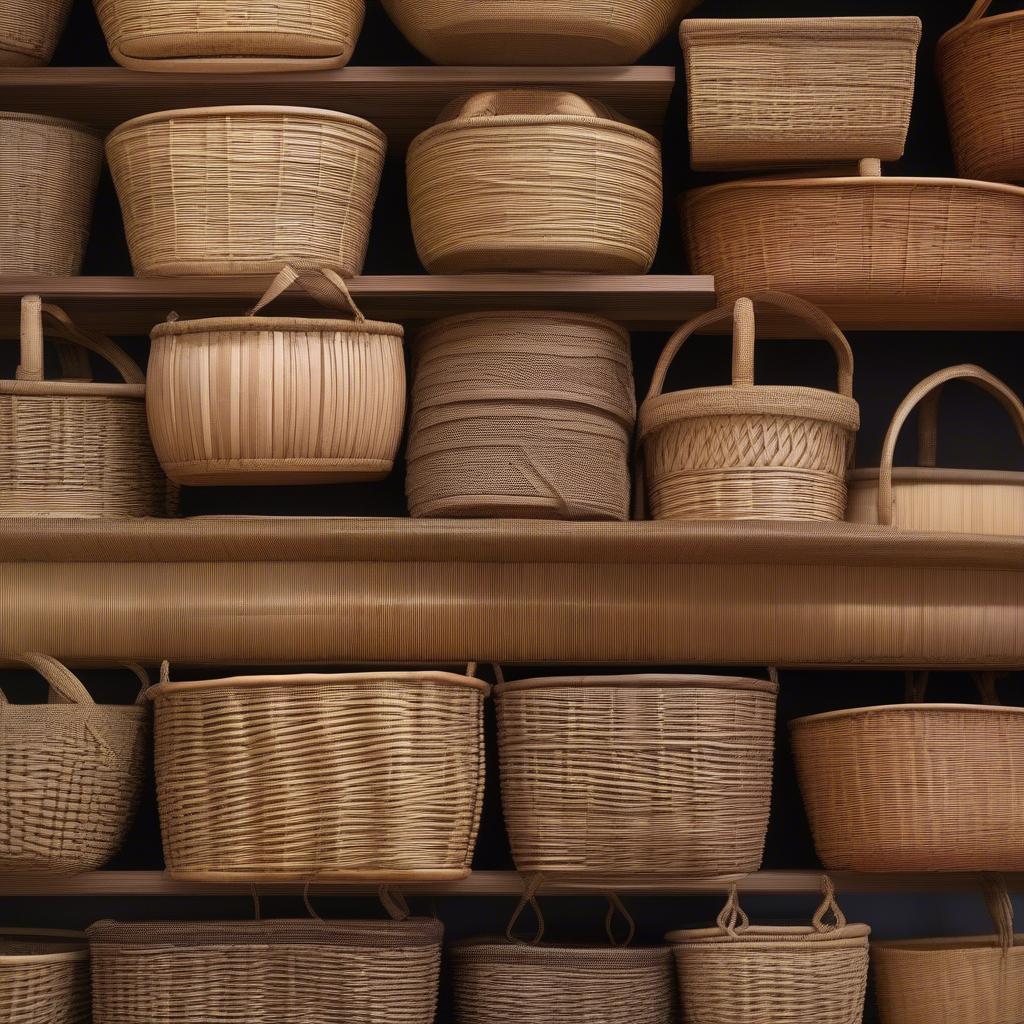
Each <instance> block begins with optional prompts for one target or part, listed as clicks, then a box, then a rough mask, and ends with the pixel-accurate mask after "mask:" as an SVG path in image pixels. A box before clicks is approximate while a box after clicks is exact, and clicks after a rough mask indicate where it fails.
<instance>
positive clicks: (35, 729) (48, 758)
mask: <svg viewBox="0 0 1024 1024" xmlns="http://www.w3.org/2000/svg"><path fill="white" fill-rule="evenodd" d="M11 660H12V661H17V662H19V663H21V664H24V665H27V666H29V667H30V668H33V669H35V670H36V671H37V672H38V673H39V674H40V675H41V676H42V677H43V678H44V679H45V680H46V681H47V683H48V684H49V687H50V703H49V704H8V703H7V701H6V699H5V698H4V697H3V695H2V694H0V871H4V872H7V873H12V872H31V873H46V874H54V875H65V874H75V873H76V872H80V871H91V870H94V869H95V868H99V867H102V866H103V865H104V864H105V863H106V862H107V861H108V860H109V859H110V858H111V857H112V856H113V855H114V854H115V853H116V852H117V851H118V850H119V849H120V847H121V843H122V842H123V840H124V837H125V834H126V833H127V832H128V828H129V826H130V825H131V823H132V819H133V818H134V816H135V809H136V807H137V806H138V802H139V796H140V794H141V792H142V784H143V782H144V780H145V774H146V763H147V755H148V753H149V742H148V740H149V709H148V708H146V707H140V706H139V705H138V702H137V703H136V705H135V706H134V707H120V706H113V705H101V704H96V703H94V702H93V699H92V697H91V696H90V695H89V691H88V690H86V688H85V687H84V686H83V685H82V683H81V682H80V681H79V679H78V678H77V677H76V676H74V675H73V674H72V673H71V672H70V671H69V670H68V669H66V668H65V667H64V666H63V665H61V664H60V662H58V661H55V660H54V659H53V658H50V657H47V656H45V655H42V654H23V655H20V656H19V657H11ZM139 699H140V701H141V700H142V695H141V694H140V697H139ZM0 1019H3V1018H2V1017H0Z"/></svg>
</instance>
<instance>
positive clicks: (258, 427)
mask: <svg viewBox="0 0 1024 1024" xmlns="http://www.w3.org/2000/svg"><path fill="white" fill-rule="evenodd" d="M296 281H298V282H299V283H302V284H304V286H305V287H306V288H308V289H309V290H310V292H311V294H314V295H316V296H317V297H319V298H320V299H321V300H322V301H324V302H325V303H327V304H331V305H336V306H340V307H342V308H343V309H345V310H346V312H348V313H350V315H351V317H352V318H351V319H347V320H341V319H321V320H311V319H300V318H297V317H266V316H257V315H256V314H257V313H258V312H259V311H260V310H261V309H262V308H263V307H264V306H265V305H266V304H267V303H268V302H270V301H272V300H273V299H274V298H275V297H276V296H277V295H279V294H280V293H281V292H283V291H285V290H286V289H287V288H288V287H289V286H291V285H292V284H293V283H295V282H296ZM402 334H403V332H402V328H401V327H400V326H399V325H398V324H390V323H377V322H375V321H370V320H367V319H366V318H365V317H364V316H363V314H362V313H360V312H359V309H358V308H357V307H356V306H355V304H354V303H353V302H352V297H351V296H350V295H349V292H348V288H347V287H346V285H345V282H344V281H343V280H342V279H341V278H340V277H338V276H337V275H336V274H335V273H334V272H333V271H330V270H325V271H323V273H322V274H316V275H312V274H305V275H299V274H297V273H296V272H295V271H294V270H292V269H291V268H290V267H286V268H285V269H284V270H282V271H281V273H280V274H279V275H278V277H277V279H276V280H275V281H274V283H273V284H272V285H271V286H270V288H269V289H268V290H267V292H266V293H265V294H264V296H263V298H262V299H261V300H260V301H259V302H258V303H257V305H256V306H255V307H254V308H253V309H252V311H251V312H250V314H249V315H248V316H245V317H222V318H219V319H215V320H188V321H182V320H176V321H168V322H167V323H164V324H159V325H158V326H157V327H155V328H154V329H153V335H152V337H153V348H152V351H151V353H150V358H149V371H148V381H147V388H148V392H149V395H148V399H147V403H146V408H147V412H148V415H149V428H150V432H151V434H152V437H153V444H154V446H155V448H156V453H157V455H158V457H159V459H160V463H161V465H162V466H163V468H164V471H165V472H166V473H167V475H168V476H169V477H170V478H171V479H172V480H175V481H177V482H178V483H183V484H300V483H327V482H337V481H351V480H379V479H381V478H383V477H385V476H386V475H387V474H388V473H390V472H391V468H392V465H393V464H394V459H395V453H396V452H397V450H398V444H399V442H400V440H401V437H402V423H403V420H404V418H405V359H404V355H403V351H402Z"/></svg>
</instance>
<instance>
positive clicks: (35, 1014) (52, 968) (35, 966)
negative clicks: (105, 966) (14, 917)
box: [0, 928, 91, 1024]
mask: <svg viewBox="0 0 1024 1024" xmlns="http://www.w3.org/2000/svg"><path fill="white" fill-rule="evenodd" d="M90 1010H91V997H90V988H89V947H88V945H87V943H86V941H85V936H84V935H82V934H80V933H78V932H55V931H40V930H38V929H35V928H3V929H0V1020H2V1021H4V1022H5V1024H90V1021H91V1016H90Z"/></svg>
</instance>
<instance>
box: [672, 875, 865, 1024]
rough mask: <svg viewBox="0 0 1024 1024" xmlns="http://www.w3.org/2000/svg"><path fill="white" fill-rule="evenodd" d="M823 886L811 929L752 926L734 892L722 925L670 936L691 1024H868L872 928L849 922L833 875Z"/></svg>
mask: <svg viewBox="0 0 1024 1024" xmlns="http://www.w3.org/2000/svg"><path fill="white" fill-rule="evenodd" d="M823 889H824V893H825V899H824V901H823V902H822V904H821V906H820V907H819V908H818V911H817V913H816V914H815V915H814V919H813V922H812V923H811V925H809V926H801V927H780V926H766V925H751V924H750V921H749V919H748V918H747V915H746V914H745V913H744V912H743V910H742V908H741V907H740V905H739V898H738V896H737V894H736V888H735V887H733V889H732V892H731V893H730V895H729V900H728V902H727V903H726V905H725V907H724V909H723V910H722V913H721V914H719V916H718V927H716V928H699V929H694V930H690V931H677V932H670V933H669V934H668V935H666V936H665V938H666V939H667V940H668V941H669V942H671V943H672V950H673V953H674V954H675V958H676V975H677V978H678V981H679V994H680V998H681V1002H682V1010H683V1012H682V1018H681V1019H682V1022H683V1024H860V1022H861V1020H862V1019H863V1015H864V996H865V992H866V989H867V980H868V935H869V934H870V932H871V929H870V928H868V926H867V925H864V924H847V923H846V918H845V917H844V916H843V912H842V911H841V910H840V909H839V906H838V905H837V903H836V902H835V892H834V890H833V887H832V882H831V880H830V879H829V878H828V876H825V877H824V879H823ZM829 914H831V915H832V916H833V917H834V923H833V924H827V923H826V918H827V917H828V915H829Z"/></svg>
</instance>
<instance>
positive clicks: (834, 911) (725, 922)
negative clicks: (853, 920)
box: [715, 875, 846, 939]
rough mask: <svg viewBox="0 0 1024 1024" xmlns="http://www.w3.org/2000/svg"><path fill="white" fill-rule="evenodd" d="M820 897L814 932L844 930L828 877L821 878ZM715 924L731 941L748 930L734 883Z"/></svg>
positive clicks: (834, 892) (844, 923) (815, 913)
mask: <svg viewBox="0 0 1024 1024" xmlns="http://www.w3.org/2000/svg"><path fill="white" fill-rule="evenodd" d="M821 895H822V900H821V904H820V905H819V906H818V909H817V910H816V911H815V912H814V917H812V918H811V925H812V926H813V927H814V930H815V931H816V932H818V933H819V934H825V933H827V932H834V931H839V930H840V929H841V928H845V927H846V915H845V914H844V913H843V912H842V910H841V909H840V907H839V904H838V902H837V901H836V887H835V884H834V883H833V881H832V878H831V877H830V876H829V875H822V876H821ZM829 915H831V916H832V919H833V923H832V924H828V923H827V919H828V917H829ZM715 923H716V924H717V925H718V927H719V929H721V931H722V933H723V934H725V935H728V936H729V937H730V938H732V939H738V938H739V937H740V936H742V935H743V933H744V932H745V931H747V929H748V928H750V918H749V917H748V916H747V913H746V911H745V910H744V909H743V908H742V907H741V906H740V896H739V888H738V887H737V885H736V884H735V883H734V884H733V885H732V886H731V887H730V889H729V895H728V897H727V898H726V901H725V906H724V907H722V910H721V912H720V913H719V915H718V918H717V919H716V921H715Z"/></svg>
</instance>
